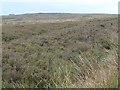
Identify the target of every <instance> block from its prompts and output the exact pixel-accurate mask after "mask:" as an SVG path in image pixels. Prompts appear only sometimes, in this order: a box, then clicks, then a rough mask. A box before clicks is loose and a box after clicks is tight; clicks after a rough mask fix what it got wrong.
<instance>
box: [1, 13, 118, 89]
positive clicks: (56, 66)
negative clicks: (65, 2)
mask: <svg viewBox="0 0 120 90" xmlns="http://www.w3.org/2000/svg"><path fill="white" fill-rule="evenodd" d="M35 15H36V17H35ZM2 26H3V31H2V40H3V41H2V44H3V56H2V64H3V68H2V69H3V81H2V83H3V88H41V87H44V88H47V87H50V88H53V87H54V88H105V87H106V88H117V87H118V83H117V78H118V71H117V61H118V60H117V48H118V29H117V16H116V15H82V14H81V15H78V14H77V15H74V14H33V15H27V14H26V15H18V16H17V15H11V16H3V25H2Z"/></svg>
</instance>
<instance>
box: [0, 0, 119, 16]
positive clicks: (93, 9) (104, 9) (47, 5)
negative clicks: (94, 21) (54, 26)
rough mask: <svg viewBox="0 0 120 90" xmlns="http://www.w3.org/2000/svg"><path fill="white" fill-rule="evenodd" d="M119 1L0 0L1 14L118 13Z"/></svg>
mask: <svg viewBox="0 0 120 90" xmlns="http://www.w3.org/2000/svg"><path fill="white" fill-rule="evenodd" d="M118 1H119V0H0V3H1V6H2V12H0V14H3V15H7V14H23V13H40V12H42V13H108V14H117V13H118ZM0 9H1V8H0Z"/></svg>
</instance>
